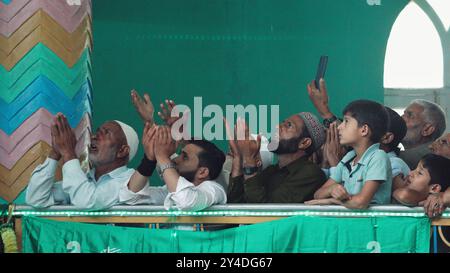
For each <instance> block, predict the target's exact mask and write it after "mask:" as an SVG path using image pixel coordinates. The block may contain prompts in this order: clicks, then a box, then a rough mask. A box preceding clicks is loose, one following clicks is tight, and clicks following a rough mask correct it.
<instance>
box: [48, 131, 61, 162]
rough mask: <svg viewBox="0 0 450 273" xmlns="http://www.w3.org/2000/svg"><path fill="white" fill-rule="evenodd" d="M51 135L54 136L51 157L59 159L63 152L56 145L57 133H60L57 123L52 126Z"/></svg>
mask: <svg viewBox="0 0 450 273" xmlns="http://www.w3.org/2000/svg"><path fill="white" fill-rule="evenodd" d="M50 129H51V136H52V150H51V151H50V154H49V157H50V158H52V159H54V160H56V161H59V160H60V159H61V153H60V152H59V148H58V146H57V145H56V135H57V134H58V132H57V128H56V124H55V125H52V126H51V128H50Z"/></svg>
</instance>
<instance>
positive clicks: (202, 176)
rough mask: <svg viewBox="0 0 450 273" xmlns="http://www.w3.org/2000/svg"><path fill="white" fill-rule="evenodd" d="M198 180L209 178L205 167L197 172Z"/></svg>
mask: <svg viewBox="0 0 450 273" xmlns="http://www.w3.org/2000/svg"><path fill="white" fill-rule="evenodd" d="M197 178H198V180H202V181H203V180H207V179H208V178H209V169H208V168H206V167H200V168H198V170H197Z"/></svg>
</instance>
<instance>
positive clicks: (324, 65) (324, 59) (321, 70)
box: [315, 56, 328, 90]
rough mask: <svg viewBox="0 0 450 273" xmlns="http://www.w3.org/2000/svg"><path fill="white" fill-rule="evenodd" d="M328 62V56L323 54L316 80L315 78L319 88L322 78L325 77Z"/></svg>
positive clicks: (318, 88)
mask: <svg viewBox="0 0 450 273" xmlns="http://www.w3.org/2000/svg"><path fill="white" fill-rule="evenodd" d="M327 64H328V56H321V57H320V61H319V66H318V67H317V73H316V80H315V84H316V88H317V90H320V79H323V78H325V72H326V70H327Z"/></svg>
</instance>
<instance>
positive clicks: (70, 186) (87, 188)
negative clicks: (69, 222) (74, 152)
mask: <svg viewBox="0 0 450 273" xmlns="http://www.w3.org/2000/svg"><path fill="white" fill-rule="evenodd" d="M62 170H63V183H62V186H63V190H64V192H66V193H67V194H69V196H70V200H71V203H72V205H74V206H76V207H77V208H80V209H93V210H100V209H106V208H110V207H112V206H114V205H116V204H117V203H118V202H119V189H120V185H118V181H109V182H107V183H100V184H98V185H97V184H96V183H94V182H91V181H89V178H88V176H87V174H85V173H84V172H83V170H82V169H81V166H80V162H79V161H78V159H73V160H70V161H67V162H66V163H65V164H64V166H63V169H62ZM131 174H132V173H130V177H131ZM130 177H128V179H127V181H123V182H124V184H125V183H128V180H129V178H130Z"/></svg>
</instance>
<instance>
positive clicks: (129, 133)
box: [115, 120, 139, 161]
mask: <svg viewBox="0 0 450 273" xmlns="http://www.w3.org/2000/svg"><path fill="white" fill-rule="evenodd" d="M115 122H117V123H118V124H119V125H120V128H122V131H123V133H124V134H125V138H126V139H127V145H128V146H129V147H130V154H129V156H128V161H131V160H132V159H133V158H134V156H135V155H136V152H137V149H138V147H139V137H138V135H137V133H136V131H135V130H134V129H133V128H132V127H131V126H130V125H127V124H125V123H123V122H121V121H118V120H115Z"/></svg>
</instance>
